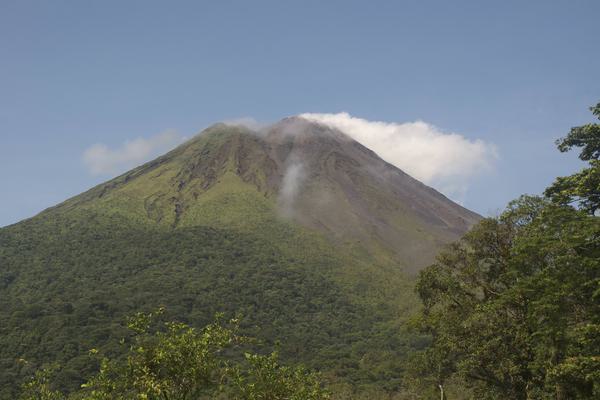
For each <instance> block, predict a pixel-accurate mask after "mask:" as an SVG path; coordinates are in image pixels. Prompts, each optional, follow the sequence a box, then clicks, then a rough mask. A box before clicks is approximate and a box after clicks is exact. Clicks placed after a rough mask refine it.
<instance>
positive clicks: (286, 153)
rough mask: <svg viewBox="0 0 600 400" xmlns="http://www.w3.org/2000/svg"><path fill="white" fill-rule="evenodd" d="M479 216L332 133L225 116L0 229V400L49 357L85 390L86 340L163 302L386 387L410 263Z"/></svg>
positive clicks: (332, 373) (338, 377)
mask: <svg viewBox="0 0 600 400" xmlns="http://www.w3.org/2000/svg"><path fill="white" fill-rule="evenodd" d="M477 218H478V217H477V215H475V214H473V213H471V212H469V211H467V210H465V209H463V208H462V207H460V206H458V205H456V204H454V203H452V202H450V201H449V200H448V199H446V198H445V197H443V196H442V195H440V194H439V193H437V192H435V191H434V190H433V189H431V188H428V187H426V186H424V185H422V184H420V183H419V182H417V181H415V180H414V179H412V178H410V177H409V176H407V175H406V174H404V173H402V172H401V171H399V170H398V169H396V168H394V167H393V166H391V165H389V164H386V163H385V162H383V161H382V160H380V159H379V158H378V157H377V156H376V155H375V154H374V153H372V152H371V151H369V150H368V149H366V148H364V147H363V146H361V145H359V144H358V143H356V142H354V141H352V140H351V139H349V138H348V137H346V136H345V135H344V134H342V133H341V132H339V131H335V130H332V129H330V128H326V127H323V126H320V125H316V124H314V123H309V122H307V121H305V120H302V119H299V118H289V119H286V120H283V121H281V122H280V123H278V124H276V125H274V126H272V127H270V128H269V129H267V130H265V131H264V132H260V133H257V132H251V131H249V130H248V129H246V128H244V127H235V126H227V125H223V124H218V125H215V126H213V127H211V128H209V129H207V130H206V131H205V132H203V133H202V134H200V135H198V136H197V137H195V138H193V139H192V140H190V141H189V142H187V143H185V144H184V145H182V146H180V147H178V148H177V149H175V150H173V151H171V152H169V153H167V154H165V155H164V156H162V157H159V158H157V159H156V160H153V161H151V162H149V163H147V164H144V165H142V166H140V167H138V168H136V169H134V170H132V171H129V172H127V173H125V174H123V175H121V176H119V177H117V178H115V179H113V180H111V181H109V182H106V183H104V184H101V185H99V186H97V187H95V188H93V189H91V190H89V191H88V192H85V193H83V194H81V195H79V196H76V197H74V198H72V199H69V200H67V201H65V202H64V203H62V204H59V205H58V206H56V207H53V208H51V209H48V210H46V211H44V212H43V213H41V214H39V215H38V216H36V217H34V218H31V219H29V220H25V221H23V222H21V223H18V224H15V225H12V226H9V227H6V228H3V229H0V371H2V373H1V374H0V398H14V396H15V393H16V391H17V386H18V384H19V382H20V380H21V379H22V378H23V377H25V376H27V375H28V374H30V373H31V370H32V369H33V368H36V367H39V366H40V365H42V364H44V363H47V362H50V361H58V362H59V363H60V364H61V365H62V368H61V370H60V373H59V382H60V384H61V385H62V386H63V387H65V388H69V387H71V388H72V387H76V386H77V385H78V384H80V383H81V381H82V377H84V376H85V375H86V374H88V373H89V372H90V371H91V370H93V369H94V368H95V362H94V361H93V360H90V359H89V357H88V355H87V353H88V350H89V349H90V348H92V347H103V348H105V349H107V351H108V352H109V353H113V354H118V353H119V352H121V351H122V348H121V347H120V346H119V339H120V338H121V337H123V336H124V335H125V332H124V329H123V321H124V318H125V316H126V315H128V314H131V313H133V312H136V311H140V310H149V309H153V308H156V307H158V306H161V305H164V306H166V307H167V311H168V313H169V314H170V316H171V317H173V318H177V319H181V320H184V321H186V322H189V323H192V324H195V325H202V324H205V323H206V322H208V321H209V320H210V319H211V318H212V316H213V315H214V313H215V312H219V311H224V312H226V313H227V314H228V315H234V314H236V313H241V314H242V316H243V318H242V328H243V330H244V332H245V333H248V334H250V335H254V336H257V337H259V338H261V339H263V340H265V341H266V342H267V343H273V342H274V341H275V340H277V339H280V340H281V348H280V350H281V353H282V356H283V358H284V359H288V360H294V361H296V362H298V361H299V362H304V363H306V364H307V365H308V366H310V367H313V368H318V369H320V370H322V371H324V372H325V373H326V374H327V376H328V377H329V378H330V379H331V380H332V381H335V382H343V383H347V384H350V385H353V386H355V387H359V388H360V387H368V386H374V387H378V388H385V389H386V390H393V389H395V388H397V387H398V386H399V385H401V382H400V380H399V376H400V371H401V368H402V363H403V359H404V358H403V357H404V356H405V354H406V352H407V351H408V349H410V348H411V347H413V346H415V345H418V343H419V341H418V340H417V338H413V337H411V336H410V335H407V334H405V333H403V331H402V326H403V321H404V320H405V318H406V317H407V315H408V314H409V313H410V311H411V310H413V309H414V308H415V307H416V301H415V298H414V295H413V294H412V289H411V282H410V278H407V276H406V275H405V274H403V271H405V270H406V271H409V272H412V271H415V270H417V269H418V268H420V267H422V266H424V265H425V264H426V263H427V262H429V261H430V260H431V257H432V256H433V254H434V253H435V252H436V251H437V249H438V248H439V246H440V245H442V244H443V243H447V242H448V241H450V240H453V239H455V238H457V237H459V236H460V234H462V233H463V232H465V231H466V229H468V227H469V226H470V224H472V223H473V222H474V221H476V220H477ZM19 359H24V360H27V361H26V362H23V361H21V362H18V361H17V360H19Z"/></svg>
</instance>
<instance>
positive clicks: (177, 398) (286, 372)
mask: <svg viewBox="0 0 600 400" xmlns="http://www.w3.org/2000/svg"><path fill="white" fill-rule="evenodd" d="M158 313H160V311H159V312H157V313H150V314H143V313H138V314H137V315H136V316H135V317H134V318H131V319H130V321H129V324H128V327H129V329H130V330H132V331H133V332H134V335H133V337H132V339H131V343H130V346H129V351H128V354H127V357H126V358H125V359H123V360H119V359H117V360H113V359H109V358H106V357H104V358H102V359H101V362H100V370H99V372H98V373H97V374H96V375H94V376H93V377H91V378H90V379H89V380H88V381H87V382H86V383H85V384H83V385H82V389H81V390H80V391H77V392H74V393H70V394H63V393H61V392H60V391H58V390H56V389H54V388H53V385H52V380H51V376H52V368H49V369H44V370H40V371H37V372H36V373H35V376H34V377H33V378H32V379H31V381H30V382H28V383H27V384H25V385H24V387H23V394H22V396H21V398H22V399H23V400H66V399H70V400H72V399H78V400H108V399H112V400H125V399H148V400H153V399H156V400H159V399H160V400H186V399H194V400H195V399H203V398H206V399H209V398H210V399H212V398H223V399H225V398H226V399H239V400H277V399H286V400H301V399H302V400H320V399H327V398H328V394H327V393H326V391H325V390H324V389H323V388H322V384H321V382H320V378H319V376H318V375H316V374H315V373H312V372H309V371H307V370H305V369H303V368H302V367H288V366H283V365H280V364H279V362H278V359H277V354H276V353H271V354H268V355H260V354H253V353H248V352H246V353H244V356H243V357H239V356H238V355H237V354H236V350H240V348H241V347H240V346H241V345H243V344H244V343H246V342H248V341H249V339H247V338H244V337H241V336H239V335H238V334H237V326H236V324H237V321H236V320H232V321H230V322H229V323H228V324H224V323H222V321H221V320H220V319H219V318H218V319H217V320H216V321H215V322H214V323H212V324H209V325H207V326H206V327H204V328H203V329H201V330H196V329H194V328H192V327H190V326H188V325H186V324H182V323H177V322H168V323H165V324H164V326H162V327H161V328H158V329H156V328H155V329H152V328H151V327H152V326H153V325H155V320H156V318H155V317H156V316H157V315H156V314H158ZM90 353H91V354H92V355H96V354H98V351H97V350H95V349H92V350H91V351H90Z"/></svg>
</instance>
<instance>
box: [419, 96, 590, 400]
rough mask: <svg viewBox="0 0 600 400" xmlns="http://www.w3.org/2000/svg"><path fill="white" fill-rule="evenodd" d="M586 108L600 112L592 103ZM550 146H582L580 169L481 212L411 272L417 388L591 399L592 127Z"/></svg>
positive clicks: (576, 130)
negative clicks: (497, 211) (420, 340)
mask: <svg viewBox="0 0 600 400" xmlns="http://www.w3.org/2000/svg"><path fill="white" fill-rule="evenodd" d="M592 111H593V112H594V114H595V115H596V116H598V117H600V104H599V105H597V106H596V107H594V108H593V109H592ZM557 144H558V146H559V149H560V150H561V151H566V150H569V149H571V148H572V147H574V146H575V147H582V148H583V150H582V153H581V156H580V158H581V159H583V160H586V161H589V167H588V168H586V169H584V170H583V171H581V172H579V173H577V174H574V175H572V176H569V177H561V178H558V179H557V180H556V182H555V183H554V184H553V185H552V186H551V187H550V188H548V189H547V191H546V193H545V194H546V197H545V198H538V197H527V196H524V197H522V198H520V199H519V200H517V201H515V202H513V203H511V204H510V205H509V207H508V208H507V210H506V211H505V212H504V213H503V214H502V215H500V216H499V217H498V218H488V219H485V220H483V221H482V222H481V223H480V224H479V225H477V226H476V227H475V228H474V229H473V230H472V231H471V232H469V233H468V234H467V235H466V236H465V237H464V238H463V239H462V240H461V241H460V242H458V243H455V244H453V245H452V246H450V247H449V248H448V249H447V250H446V251H444V252H443V253H442V254H441V255H440V256H439V257H438V258H437V261H436V263H435V264H434V265H432V266H430V267H428V268H427V269H425V270H424V271H422V273H421V274H420V277H419V281H418V284H417V291H418V294H419V296H420V297H421V299H422V300H423V302H424V309H423V312H422V314H421V316H420V319H419V321H418V324H419V326H420V328H421V330H422V331H423V332H428V333H429V334H431V335H432V338H433V343H432V346H431V347H430V348H428V349H427V350H425V351H423V352H422V353H420V354H419V355H418V356H416V357H415V364H414V369H415V373H417V374H425V375H426V376H427V379H421V383H422V384H423V385H424V386H428V387H430V388H432V387H435V388H436V389H437V388H438V387H439V388H440V389H441V390H443V388H444V386H445V385H446V384H447V382H449V381H451V380H453V379H460V380H461V381H462V382H463V383H464V385H466V386H468V387H470V388H471V389H472V390H473V393H474V396H475V398H477V399H516V400H519V399H523V400H525V399H558V400H561V399H597V398H600V217H598V216H597V210H598V209H600V179H599V178H598V177H600V163H599V161H598V158H599V157H600V125H598V124H588V125H586V126H583V127H577V128H573V129H572V130H571V133H570V134H569V135H568V136H567V137H566V138H565V139H562V140H560V141H558V142H557ZM442 396H443V395H442Z"/></svg>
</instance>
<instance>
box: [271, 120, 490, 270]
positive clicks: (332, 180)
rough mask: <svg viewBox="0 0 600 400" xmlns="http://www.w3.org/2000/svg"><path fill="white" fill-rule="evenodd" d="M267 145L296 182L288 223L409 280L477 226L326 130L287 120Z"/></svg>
mask: <svg viewBox="0 0 600 400" xmlns="http://www.w3.org/2000/svg"><path fill="white" fill-rule="evenodd" d="M266 140H267V142H268V143H269V144H271V152H272V154H273V159H275V160H277V163H278V165H281V166H283V168H287V170H286V171H292V172H294V173H295V174H296V176H295V179H296V182H295V184H296V185H297V188H296V193H295V196H294V198H293V199H286V201H287V202H291V203H292V204H290V205H288V209H289V210H288V214H289V215H290V216H292V217H293V218H294V219H295V220H297V221H299V222H300V223H302V224H303V225H306V226H309V227H313V228H317V229H320V230H322V231H324V232H325V234H326V235H327V236H328V237H332V238H337V239H338V240H341V241H345V242H346V243H349V244H352V245H353V246H356V247H364V248H366V249H368V251H369V252H370V254H371V256H382V255H383V256H387V257H388V258H389V259H391V260H394V261H393V262H396V263H398V262H399V263H400V264H401V266H403V267H405V268H406V270H407V271H409V272H414V271H416V270H418V269H420V268H422V267H424V266H426V265H428V264H429V263H430V262H431V261H432V260H433V258H434V256H435V254H436V253H437V251H438V250H439V249H440V247H441V246H442V245H444V244H447V243H448V242H450V241H454V240H456V239H458V238H459V237H460V236H462V235H463V234H464V233H465V232H466V231H467V230H468V229H469V227H470V226H472V225H473V224H474V223H475V222H477V221H478V220H479V219H480V217H479V216H478V215H477V214H475V213H473V212H471V211H469V210H467V209H465V208H463V207H461V206H459V205H458V204H456V203H454V202H452V201H450V200H449V199H447V198H446V197H445V196H443V195H442V194H440V193H439V192H437V191H435V190H434V189H432V188H430V187H428V186H425V185H423V184H422V183H421V182H419V181H417V180H415V179H413V178H411V177H410V176H408V175H407V174H405V173H404V172H402V171H400V170H399V169H398V168H396V167H394V166H392V165H390V164H388V163H386V162H385V161H383V160H381V159H380V158H379V157H378V156H377V155H376V154H375V153H373V152H372V151H370V150H369V149H367V148H366V147H364V146H362V145H361V144H359V143H357V142H356V141H354V140H352V139H351V138H349V137H348V136H346V135H344V134H343V133H341V132H339V131H337V130H334V129H332V128H328V127H325V126H321V125H316V124H314V123H312V122H308V121H306V120H304V119H302V118H288V119H286V120H283V121H282V122H280V123H279V124H277V125H275V126H274V127H272V128H271V129H270V130H269V131H268V134H267V138H266ZM296 171H299V172H296Z"/></svg>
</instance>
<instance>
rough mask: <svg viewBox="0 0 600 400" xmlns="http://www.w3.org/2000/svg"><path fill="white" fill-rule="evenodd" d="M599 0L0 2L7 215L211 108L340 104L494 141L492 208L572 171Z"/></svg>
mask: <svg viewBox="0 0 600 400" xmlns="http://www.w3.org/2000/svg"><path fill="white" fill-rule="evenodd" d="M598 15H600V2H598V1H573V0H572V1H526V2H524V1H515V2H512V1H503V2H498V1H494V2H492V1H470V2H467V1H388V2H384V1H368V2H367V1H363V2H354V1H301V2H300V1H297V2H291V1H272V2H271V1H254V2H249V1H239V2H233V1H219V2H210V3H209V2H200V1H194V2H183V1H173V2H166V1H160V2H158V1H156V2H155V1H101V2H100V1H99V2H81V1H59V0H55V1H29V0H18V1H7V0H1V1H0V178H1V179H2V189H3V190H2V196H1V197H0V226H3V225H7V224H10V223H14V222H16V221H18V220H20V219H23V218H26V217H30V216H32V215H34V214H36V213H37V212H39V211H41V210H42V209H44V208H46V207H48V206H51V205H53V204H55V203H57V202H60V201H62V200H64V199H66V198H68V197H70V196H72V195H75V194H77V193H79V192H81V191H83V190H85V189H87V188H89V187H91V186H93V185H95V184H97V183H100V182H102V181H104V180H107V179H108V178H110V174H104V175H103V174H96V175H94V174H91V173H90V170H89V169H88V168H87V167H86V165H85V163H84V161H83V154H84V152H85V151H86V150H88V149H89V148H90V146H93V145H95V144H102V145H104V146H105V147H106V148H108V149H115V148H118V147H119V146H121V145H122V144H123V143H124V142H126V141H131V140H134V139H136V138H151V137H153V136H155V135H157V134H160V133H161V132H165V131H169V132H172V131H174V132H177V134H178V135H181V136H188V137H189V136H190V135H193V134H194V133H196V132H198V131H199V130H201V129H202V128H204V127H206V126H207V125H209V124H211V123H213V122H217V121H220V120H231V119H236V118H241V117H252V118H254V119H256V120H258V121H263V122H268V121H275V120H278V119H280V118H282V117H284V116H288V115H295V114H299V113H306V112H312V113H339V112H342V111H345V112H348V113H349V114H351V115H352V116H354V117H359V118H362V119H365V120H369V121H386V122H389V123H396V124H403V123H409V122H414V121H418V120H421V121H425V122H426V123H427V124H430V125H431V126H435V127H437V129H439V130H440V131H443V132H455V133H458V134H460V135H462V136H463V137H464V138H465V139H466V140H468V141H469V140H470V141H475V140H477V139H480V140H482V141H485V142H486V143H489V144H494V146H495V149H496V152H497V156H498V158H497V159H496V160H494V161H493V168H492V169H490V170H489V171H486V172H485V173H482V174H480V175H479V176H477V177H474V178H473V179H472V180H470V181H469V185H468V190H467V191H466V192H465V193H464V196H463V198H462V199H461V200H462V202H463V204H464V205H465V206H467V207H469V208H471V209H474V210H475V211H478V212H480V213H482V214H486V215H487V214H493V213H495V212H497V210H499V209H501V208H502V207H503V206H504V205H505V204H506V202H507V201H509V200H510V199H512V198H514V197H516V196H518V195H519V194H521V193H525V192H527V193H539V192H540V191H542V190H543V188H544V187H545V186H547V185H548V184H549V183H550V182H551V181H552V180H553V178H554V177H555V176H557V175H565V174H568V173H570V172H572V171H574V170H577V169H579V168H580V167H581V165H582V164H581V163H580V162H579V161H578V160H577V159H576V157H575V155H569V154H560V153H559V152H558V151H556V150H555V148H554V144H553V141H554V140H555V139H556V138H558V137H560V136H562V135H564V134H566V132H567V131H568V129H569V128H570V127H571V126H574V125H578V124H581V123H586V122H590V121H592V118H591V117H592V116H591V113H590V112H589V111H588V107H589V106H591V105H593V104H595V103H596V102H598V101H600V79H598V71H599V70H600V69H599V67H600V52H599V51H598V43H597V24H598Z"/></svg>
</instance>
